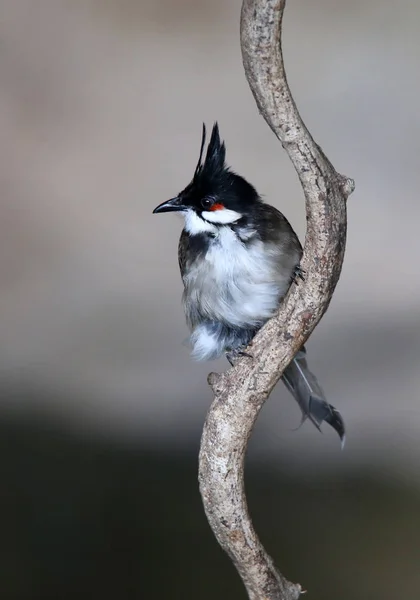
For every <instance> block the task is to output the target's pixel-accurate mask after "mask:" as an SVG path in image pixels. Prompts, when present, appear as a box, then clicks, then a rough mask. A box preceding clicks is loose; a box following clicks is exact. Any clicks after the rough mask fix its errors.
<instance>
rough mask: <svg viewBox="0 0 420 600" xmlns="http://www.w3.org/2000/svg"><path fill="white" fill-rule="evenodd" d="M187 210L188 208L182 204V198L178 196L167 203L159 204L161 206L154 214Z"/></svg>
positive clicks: (157, 207)
mask: <svg viewBox="0 0 420 600" xmlns="http://www.w3.org/2000/svg"><path fill="white" fill-rule="evenodd" d="M186 209H187V207H186V206H185V205H184V204H182V202H181V198H179V196H177V197H176V198H172V199H171V200H167V201H166V202H162V204H159V206H156V208H155V210H154V211H153V214H155V213H163V212H173V211H175V210H177V211H179V210H186Z"/></svg>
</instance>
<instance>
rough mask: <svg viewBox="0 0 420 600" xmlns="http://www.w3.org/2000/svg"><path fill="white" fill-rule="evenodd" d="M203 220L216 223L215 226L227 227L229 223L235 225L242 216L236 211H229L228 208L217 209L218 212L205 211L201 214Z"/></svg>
mask: <svg viewBox="0 0 420 600" xmlns="http://www.w3.org/2000/svg"><path fill="white" fill-rule="evenodd" d="M201 214H202V215H203V219H205V220H206V221H210V223H216V224H217V225H228V224H229V223H235V221H238V220H239V219H240V218H241V217H242V215H241V214H240V213H238V212H236V210H230V209H229V208H219V210H205V211H203V212H202V213H201Z"/></svg>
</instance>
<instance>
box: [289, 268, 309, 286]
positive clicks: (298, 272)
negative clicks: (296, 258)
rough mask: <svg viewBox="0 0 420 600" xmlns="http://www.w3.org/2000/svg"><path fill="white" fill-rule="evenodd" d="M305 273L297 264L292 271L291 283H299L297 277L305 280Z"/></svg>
mask: <svg viewBox="0 0 420 600" xmlns="http://www.w3.org/2000/svg"><path fill="white" fill-rule="evenodd" d="M305 274H306V271H304V270H303V269H301V267H300V265H297V266H296V267H295V268H294V270H293V273H292V277H291V279H292V283H296V285H299V279H301V280H302V281H305Z"/></svg>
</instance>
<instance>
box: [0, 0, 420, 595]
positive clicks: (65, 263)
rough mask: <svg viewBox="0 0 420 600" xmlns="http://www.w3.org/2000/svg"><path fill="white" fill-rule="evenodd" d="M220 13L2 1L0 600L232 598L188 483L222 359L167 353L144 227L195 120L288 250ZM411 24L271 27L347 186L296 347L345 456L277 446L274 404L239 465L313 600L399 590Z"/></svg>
mask: <svg viewBox="0 0 420 600" xmlns="http://www.w3.org/2000/svg"><path fill="white" fill-rule="evenodd" d="M239 11H240V1H239V0H231V1H230V2H222V1H221V0H217V1H214V2H212V3H209V2H204V0H195V1H194V2H193V1H192V0H184V1H182V0H172V1H170V0H163V1H162V2H159V3H157V2H153V1H152V0H149V1H143V2H141V1H138V2H135V1H134V0H120V1H117V0H102V1H100V0H72V1H70V0H38V1H37V2H34V1H33V0H0V14H1V18H0V82H1V85H0V133H1V160H0V190H1V195H0V210H1V220H0V282H1V292H2V293H1V295H0V331H1V334H2V342H3V343H2V345H1V348H0V369H1V371H0V429H1V431H2V436H1V438H2V442H1V443H2V444H3V452H2V459H1V464H2V472H3V473H4V481H3V485H2V487H3V492H4V493H3V494H2V496H1V498H0V510H1V514H0V519H2V520H4V523H3V525H2V528H1V529H2V531H3V532H4V534H2V539H0V553H1V555H2V560H1V561H0V564H1V566H0V597H1V598H5V599H6V600H12V599H16V600H26V599H31V600H32V599H35V598H36V599H38V598H39V599H40V600H41V599H42V600H43V599H46V598H51V599H53V598H54V599H61V598H63V599H64V598H66V599H67V598H74V597H79V598H85V597H86V598H100V597H101V598H108V597H109V598H115V597H118V598H124V599H125V598H127V599H129V598H130V599H131V598H143V597H144V598H146V597H147V598H149V597H150V598H169V597H174V598H188V597H194V598H196V597H198V598H203V599H204V598H219V597H220V598H224V597H230V598H241V597H243V596H244V594H243V591H242V589H241V586H240V583H238V582H237V579H236V576H235V573H234V572H233V570H232V569H231V568H230V566H229V563H228V561H227V559H225V557H224V556H223V554H222V553H221V552H220V551H219V550H218V548H217V547H216V545H215V543H214V542H213V540H212V539H211V536H210V534H209V532H208V530H207V526H206V523H205V520H204V517H203V515H202V512H201V506H200V501H199V497H198V492H197V486H196V473H195V471H196V464H195V461H196V453H197V447H198V442H199V435H200V429H201V426H202V422H203V419H204V416H205V412H206V409H207V407H208V404H209V401H210V393H209V390H208V389H207V386H206V382H205V380H206V374H207V372H208V371H209V369H210V368H212V369H213V370H214V369H217V368H220V369H222V368H224V362H223V361H220V363H215V364H213V365H211V366H209V365H206V364H204V365H200V364H198V365H197V364H194V363H192V362H191V361H190V358H189V356H188V350H187V348H185V347H184V346H183V345H182V341H183V339H184V338H185V337H186V335H187V332H186V328H185V326H184V322H183V315H182V310H181V306H180V294H181V283H180V280H179V274H178V267H177V256H176V245H177V238H178V235H179V232H180V228H181V224H180V222H179V221H178V219H176V218H175V217H174V216H173V215H167V216H159V217H157V216H152V214H151V211H152V209H153V208H154V207H155V206H156V205H157V204H158V203H160V202H161V201H163V200H165V199H167V198H169V197H171V196H173V195H174V194H176V193H177V192H178V191H179V190H180V189H181V188H182V187H183V186H184V185H185V184H186V183H188V181H189V179H190V177H191V175H192V172H193V169H194V167H195V164H196V160H197V155H198V150H199V142H200V131H201V123H202V121H203V120H205V121H206V122H207V124H208V125H211V123H212V122H213V121H214V120H216V119H217V120H218V121H219V124H220V128H221V132H222V135H223V137H224V138H225V140H226V142H227V149H228V154H227V156H228V161H229V163H230V164H231V165H232V166H233V168H234V169H235V170H237V171H238V172H239V173H241V174H244V175H245V176H246V177H247V178H248V179H249V180H250V181H251V182H252V183H254V184H255V186H256V187H257V189H258V190H259V191H260V192H261V193H262V194H263V195H264V197H265V198H266V199H267V201H268V202H270V203H273V204H275V205H276V206H277V207H278V208H280V209H281V210H282V211H283V212H284V213H285V214H286V215H287V216H288V217H289V218H290V220H291V221H292V223H293V225H294V226H295V228H296V230H297V231H298V232H299V234H300V236H301V237H302V238H303V236H304V222H305V215H304V206H303V199H302V193H301V190H300V188H299V185H298V182H297V179H296V176H295V173H294V171H293V169H292V166H291V164H290V163H289V162H288V159H287V157H286V156H285V153H284V152H283V151H282V149H281V146H280V144H279V143H278V142H277V141H276V140H275V138H274V136H273V135H272V134H271V132H270V131H269V129H268V127H267V126H266V125H265V123H264V122H263V121H262V119H261V118H260V117H259V115H258V112H257V109H256V107H255V104H254V101H253V99H252V96H251V94H250V92H249V90H248V88H247V84H246V82H245V78H244V75H243V70H242V64H241V56H240V49H239V38H238V27H239V26H238V21H239ZM419 16H420V12H419V8H418V4H417V2H415V1H414V0H402V1H401V2H399V3H398V7H397V8H396V6H395V3H393V2H391V1H388V0H382V1H379V0H369V1H364V2H363V1H355V2H352V3H349V2H345V1H344V0H335V1H334V0H321V1H320V2H316V3H315V2H310V1H309V0H289V3H288V7H287V9H286V16H285V33H284V46H285V47H284V54H285V59H286V65H287V69H288V78H289V82H290V84H291V87H292V89H293V91H294V94H295V97H296V101H297V103H298V105H299V107H300V109H301V113H302V116H303V118H304V120H305V121H306V123H307V124H308V125H309V127H310V128H311V131H312V132H313V134H314V135H315V137H316V139H317V141H318V142H319V143H320V144H321V145H322V146H323V148H324V150H325V151H326V152H327V154H328V155H329V157H330V158H331V159H332V161H333V162H334V164H335V166H336V167H337V169H339V170H341V171H342V172H344V173H346V174H347V175H349V176H351V177H354V178H355V180H356V184H357V185H356V192H355V194H354V195H352V196H351V198H350V200H349V238H348V249H347V255H346V261H345V266H344V270H343V275H342V279H341V281H340V284H339V286H338V289H337V292H336V294H335V297H334V300H333V303H332V306H331V308H330V309H329V311H328V313H327V315H326V317H325V318H324V320H323V321H322V323H321V324H320V326H319V327H318V329H317V330H316V333H315V334H314V336H313V338H312V339H311V341H310V343H309V345H308V349H309V352H310V355H309V356H310V364H311V366H312V368H313V370H314V371H315V372H316V373H317V375H318V377H319V379H320V381H321V382H322V385H323V387H324V389H325V391H326V392H327V394H328V397H329V399H330V401H331V402H332V403H333V404H335V405H336V406H337V407H339V408H340V409H341V410H342V412H343V414H344V417H345V420H346V423H347V427H348V444H347V447H346V450H345V452H343V453H342V452H340V451H339V444H338V441H337V439H336V438H335V436H334V434H333V433H332V432H331V431H327V430H326V431H325V435H324V436H320V435H319V434H318V433H317V432H316V431H315V430H314V429H313V428H311V427H310V425H305V426H304V427H302V428H301V429H300V430H299V431H298V432H292V431H291V430H292V429H293V428H294V427H295V426H296V425H297V424H298V422H299V413H298V409H297V406H296V405H295V403H294V401H293V400H292V399H291V397H290V396H289V395H288V394H287V393H286V392H285V390H283V388H282V387H281V386H279V388H278V389H277V390H276V391H275V392H274V393H273V395H272V397H271V399H270V401H269V402H268V404H267V406H266V407H265V409H264V411H263V414H262V416H261V418H260V421H259V423H258V426H257V428H256V431H255V435H254V436H253V439H252V442H251V448H250V454H249V470H248V475H249V479H248V488H249V494H250V497H251V501H252V504H251V506H253V515H254V517H255V520H256V521H257V524H258V525H259V528H260V530H261V531H262V533H263V535H265V541H266V543H267V544H268V546H269V547H270V551H271V552H272V554H273V556H274V557H275V558H276V560H277V561H278V562H279V563H281V564H282V565H284V566H285V570H286V573H287V574H288V575H289V576H290V577H293V578H294V579H297V580H299V581H301V583H302V584H303V585H304V586H305V587H307V588H309V590H310V591H311V592H312V593H313V595H311V597H313V598H323V599H327V600H328V599H329V598H336V597H340V598H343V599H346V598H349V599H350V598H358V599H360V600H371V599H374V598H381V599H385V600H388V599H389V600H394V599H395V600H397V599H398V600H399V599H400V598H401V597H403V595H404V594H405V593H410V594H411V595H412V597H417V595H418V594H420V592H418V586H419V584H420V577H419V574H418V568H417V565H418V561H419V559H420V552H419V550H418V547H419V543H420V529H419V523H418V516H417V515H418V500H419V496H418V493H419V492H418V486H419V481H420V477H419V467H420V442H419V439H420V436H419V433H420V410H419V408H418V407H419V393H418V369H419V358H420V342H419V333H420V319H419V317H420V310H419V300H420V276H419V269H418V255H419V252H420V241H419V236H418V222H419V218H420V208H419V198H418V189H419V186H420V175H419V173H420V170H419V167H418V165H419V158H420V142H419V140H420V118H419V109H418V106H419V102H418V94H419V91H420V85H419V81H420V79H419V76H418V72H419V62H420V35H419V34H420V25H419ZM283 528H285V530H283ZM165 586H167V587H165ZM212 586H213V587H212ZM2 588H3V589H2ZM317 594H318V595H317Z"/></svg>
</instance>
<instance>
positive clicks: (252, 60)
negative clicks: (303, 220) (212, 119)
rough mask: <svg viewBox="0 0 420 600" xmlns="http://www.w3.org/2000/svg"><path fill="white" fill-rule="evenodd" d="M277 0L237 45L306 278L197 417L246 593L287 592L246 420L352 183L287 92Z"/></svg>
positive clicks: (293, 341)
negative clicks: (247, 473)
mask: <svg viewBox="0 0 420 600" xmlns="http://www.w3.org/2000/svg"><path fill="white" fill-rule="evenodd" d="M284 6H285V0H244V1H243V5H242V15H241V46H242V56H243V62H244V67H245V73H246V77H247V79H248V83H249V85H250V87H251V90H252V93H253V94H254V97H255V100H256V102H257V105H258V108H259V110H260V112H261V114H262V116H263V117H264V119H265V120H266V121H267V123H268V125H269V126H270V128H271V129H272V130H273V132H274V133H275V135H276V136H277V137H278V139H279V140H280V141H281V143H282V145H283V148H284V149H285V150H286V152H287V154H288V155H289V157H290V159H291V161H292V163H293V165H294V167H295V169H296V171H297V173H298V176H299V179H300V182H301V185H302V187H303V191H304V194H305V198H306V213H307V231H306V239H305V247H304V254H303V258H302V262H301V266H302V268H303V269H304V270H305V272H306V276H305V281H304V282H303V283H301V284H299V286H296V285H292V287H291V289H290V290H289V293H288V294H287V296H286V298H285V300H284V302H283V303H282V305H281V307H280V310H279V312H278V315H277V316H276V317H274V318H273V319H271V320H270V321H269V322H268V323H267V324H266V325H265V326H264V327H263V328H262V329H261V331H259V332H258V334H257V335H256V336H255V338H254V340H253V342H252V351H251V352H252V356H253V359H252V360H251V359H249V358H247V357H246V358H243V359H241V360H240V361H239V362H238V363H237V364H236V365H235V367H234V368H232V369H230V370H229V371H227V372H226V373H224V374H216V373H211V374H210V375H209V379H208V381H209V384H210V386H211V388H212V390H213V392H214V395H215V398H214V401H213V403H212V405H211V408H210V411H209V413H208V415H207V419H206V422H205V425H204V430H203V436H202V440H201V449H200V458H199V461H200V464H199V482H200V491H201V495H202V498H203V503H204V509H205V512H206V515H207V518H208V521H209V523H210V526H211V528H212V530H213V532H214V534H215V536H216V538H217V540H218V542H219V543H220V545H221V546H222V548H223V549H224V550H225V551H226V552H227V553H228V554H229V556H230V557H231V559H232V561H233V563H234V565H235V566H236V568H237V570H238V572H239V574H240V576H241V577H242V580H243V582H244V584H245V586H246V589H247V591H248V596H249V598H250V599H251V600H257V599H258V600H261V599H267V600H296V599H297V598H299V596H300V594H301V591H302V589H301V586H300V585H299V584H292V583H290V582H288V581H287V580H286V579H285V578H284V577H283V575H281V573H280V572H279V571H278V570H277V569H276V567H275V566H274V563H273V561H272V559H271V558H270V557H269V556H268V554H267V553H266V551H265V550H264V548H263V546H262V544H261V543H260V541H259V539H258V537H257V535H256V533H255V531H254V528H253V526H252V522H251V519H250V516H249V513H248V508H247V503H246V497H245V490H244V458H245V452H246V448H247V444H248V439H249V437H250V434H251V431H252V429H253V426H254V423H255V421H256V419H257V417H258V413H259V411H260V410H261V408H262V406H263V405H264V403H265V401H266V400H267V398H268V396H269V394H270V392H271V391H272V389H273V387H274V386H275V385H276V383H277V382H278V380H279V379H280V377H281V375H282V373H283V370H284V369H285V368H286V367H287V365H288V364H289V362H290V361H291V360H292V359H293V357H294V355H295V353H296V352H297V350H298V349H299V348H300V347H301V346H302V345H303V344H304V343H305V341H306V340H307V339H308V337H309V335H310V334H311V332H312V331H313V329H314V328H315V326H316V325H317V323H318V322H319V321H320V319H321V318H322V316H323V314H324V313H325V311H326V310H327V308H328V305H329V303H330V300H331V297H332V295H333V292H334V289H335V286H336V284H337V281H338V279H339V276H340V272H341V266H342V262H343V257H344V249H345V241H346V199H347V197H348V196H349V194H350V193H351V192H352V191H353V189H354V182H353V181H352V180H351V179H347V178H346V177H343V176H342V175H340V174H339V173H337V172H336V171H335V169H334V167H333V166H332V165H331V163H330V162H329V160H328V159H327V158H326V156H325V155H324V153H323V152H322V150H321V148H320V147H319V146H317V144H316V143H315V142H314V140H313V138H312V136H311V135H310V133H309V131H308V130H307V128H306V126H305V124H304V123H303V121H302V119H301V117H300V115H299V112H298V110H297V108H296V105H295V103H294V100H293V98H292V95H291V93H290V90H289V87H288V84H287V80H286V74H285V71H284V65H283V57H282V52H281V45H280V43H281V24H282V17H283V11H284Z"/></svg>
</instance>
